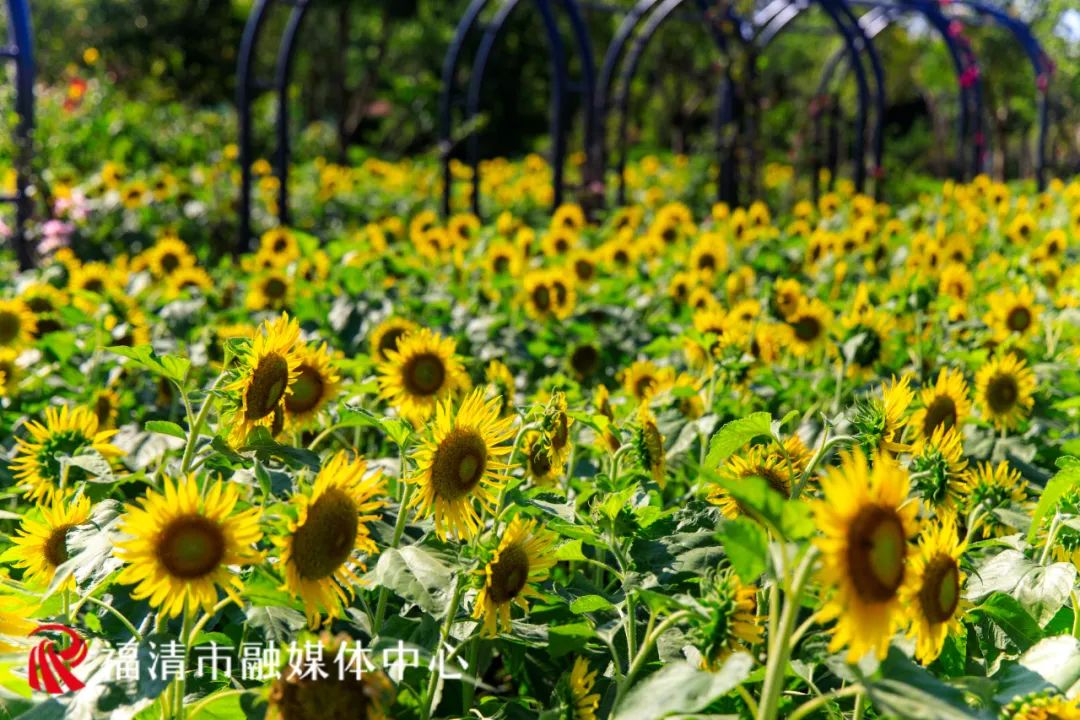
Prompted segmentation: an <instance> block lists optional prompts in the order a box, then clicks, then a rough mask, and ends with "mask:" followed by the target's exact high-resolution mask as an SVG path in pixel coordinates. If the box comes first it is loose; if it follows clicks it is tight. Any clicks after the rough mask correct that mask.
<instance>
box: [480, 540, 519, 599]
mask: <svg viewBox="0 0 1080 720" xmlns="http://www.w3.org/2000/svg"><path fill="white" fill-rule="evenodd" d="M528 581H529V556H528V554H527V553H526V552H525V549H524V548H522V547H521V546H520V545H518V544H516V543H515V544H513V545H509V546H508V547H505V548H503V549H502V551H501V552H500V553H499V559H498V560H496V561H495V563H494V564H493V565H492V566H491V576H490V578H489V579H488V595H489V596H490V597H491V599H492V600H493V601H494V602H495V603H496V604H498V605H502V604H503V603H508V602H510V601H511V600H513V599H514V598H515V597H517V596H518V593H520V592H521V591H522V589H523V588H524V587H525V583H527V582H528Z"/></svg>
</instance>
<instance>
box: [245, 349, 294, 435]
mask: <svg viewBox="0 0 1080 720" xmlns="http://www.w3.org/2000/svg"><path fill="white" fill-rule="evenodd" d="M288 385H289V362H288V360H286V359H285V358H283V357H282V356H281V355H279V354H278V353H270V354H269V355H267V356H266V357H264V358H262V359H261V360H259V365H258V366H257V367H256V368H255V372H253V373H252V374H251V382H250V384H249V385H248V389H247V394H246V395H245V399H246V400H247V411H246V413H245V414H246V415H247V418H248V420H259V419H261V418H264V417H266V416H267V415H269V414H270V413H272V412H273V411H274V408H275V407H277V404H278V403H279V402H281V398H282V396H283V395H284V394H285V389H286V388H287V387H288Z"/></svg>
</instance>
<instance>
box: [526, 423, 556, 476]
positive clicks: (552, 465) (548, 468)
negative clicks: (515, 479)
mask: <svg viewBox="0 0 1080 720" xmlns="http://www.w3.org/2000/svg"><path fill="white" fill-rule="evenodd" d="M522 448H523V450H524V455H525V473H526V475H527V476H528V477H529V479H531V480H532V481H533V484H535V485H538V486H540V487H550V486H552V485H554V484H555V482H556V481H557V480H558V479H559V478H560V477H562V471H563V468H562V466H561V465H559V464H558V463H556V462H555V458H554V453H553V452H552V450H551V442H550V441H549V439H548V437H547V435H546V434H544V433H541V432H528V433H526V434H525V437H524V438H523V439H522Z"/></svg>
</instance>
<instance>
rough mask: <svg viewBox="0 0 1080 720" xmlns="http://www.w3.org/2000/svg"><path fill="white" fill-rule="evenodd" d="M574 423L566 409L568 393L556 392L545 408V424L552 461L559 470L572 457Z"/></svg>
mask: <svg viewBox="0 0 1080 720" xmlns="http://www.w3.org/2000/svg"><path fill="white" fill-rule="evenodd" d="M573 424H574V420H573V418H571V417H570V416H569V415H568V414H567V411H566V395H565V394H563V393H562V392H556V393H554V394H553V395H552V396H551V400H550V401H549V402H548V404H547V407H546V408H544V418H543V426H544V430H545V432H546V434H547V442H548V447H549V448H550V450H551V462H552V463H554V465H555V468H556V469H557V470H558V471H559V472H562V470H563V469H564V468H565V466H566V461H567V459H568V458H569V457H570V450H571V446H572V442H571V438H570V426H571V425H573Z"/></svg>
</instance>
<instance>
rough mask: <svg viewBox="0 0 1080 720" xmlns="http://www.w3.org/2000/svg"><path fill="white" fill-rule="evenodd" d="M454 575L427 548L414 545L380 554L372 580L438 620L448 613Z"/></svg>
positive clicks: (390, 549) (391, 549)
mask: <svg viewBox="0 0 1080 720" xmlns="http://www.w3.org/2000/svg"><path fill="white" fill-rule="evenodd" d="M453 572H454V571H453V570H452V569H451V568H449V567H447V566H446V565H444V564H443V562H442V561H441V560H440V559H439V558H437V557H436V556H435V555H433V554H431V553H430V552H428V551H427V550H425V549H424V548H422V547H419V546H416V545H410V546H408V547H403V548H398V549H395V548H389V549H387V550H385V551H384V552H383V553H382V554H380V555H379V561H378V563H377V564H376V565H375V570H374V571H373V573H372V580H373V582H374V584H376V585H384V586H386V587H387V588H389V589H391V590H393V591H394V592H396V593H397V594H398V595H400V596H401V597H403V598H404V599H405V600H407V601H409V602H411V603H415V604H417V605H419V606H420V607H421V608H423V609H424V610H425V611H427V612H429V613H431V614H433V615H437V616H438V615H442V614H445V612H446V600H447V597H448V596H449V592H450V586H451V585H452V584H453Z"/></svg>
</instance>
